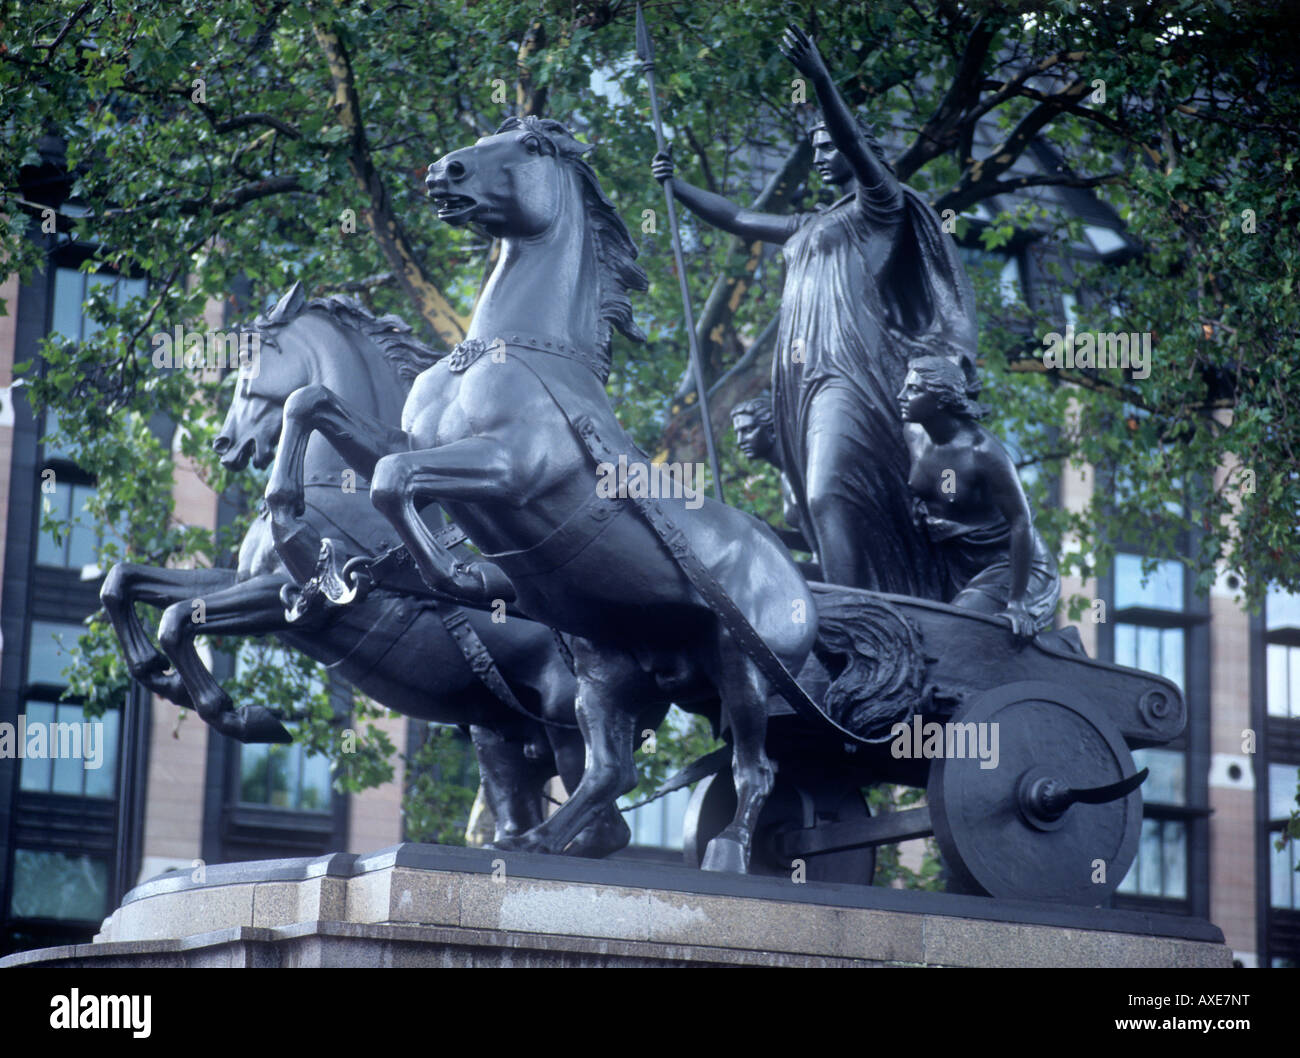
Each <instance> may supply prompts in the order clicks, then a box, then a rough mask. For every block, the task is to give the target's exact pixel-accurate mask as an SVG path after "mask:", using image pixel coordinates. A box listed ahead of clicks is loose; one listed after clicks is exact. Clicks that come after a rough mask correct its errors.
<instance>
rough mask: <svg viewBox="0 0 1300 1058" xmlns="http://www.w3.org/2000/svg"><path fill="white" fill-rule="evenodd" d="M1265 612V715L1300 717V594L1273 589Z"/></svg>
mask: <svg viewBox="0 0 1300 1058" xmlns="http://www.w3.org/2000/svg"><path fill="white" fill-rule="evenodd" d="M1264 612H1265V618H1264V627H1265V630H1266V631H1265V639H1266V641H1267V642H1266V645H1265V647H1264V652H1265V663H1266V666H1267V675H1266V680H1267V687H1268V690H1267V701H1268V715H1269V716H1280V717H1287V718H1291V719H1296V718H1300V595H1290V594H1288V593H1286V592H1282V591H1278V590H1277V589H1276V588H1274V589H1272V590H1270V591H1269V593H1268V599H1267V601H1266V603H1265V611H1264Z"/></svg>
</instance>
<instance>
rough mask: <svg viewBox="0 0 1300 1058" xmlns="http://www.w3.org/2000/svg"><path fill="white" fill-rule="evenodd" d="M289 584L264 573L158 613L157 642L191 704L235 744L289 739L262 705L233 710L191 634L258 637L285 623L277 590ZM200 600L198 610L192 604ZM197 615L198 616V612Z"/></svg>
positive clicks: (176, 604)
mask: <svg viewBox="0 0 1300 1058" xmlns="http://www.w3.org/2000/svg"><path fill="white" fill-rule="evenodd" d="M287 583H291V582H290V581H288V580H286V578H284V577H282V576H278V575H276V574H274V573H268V574H265V575H264V576H261V577H253V578H251V579H250V580H246V581H243V582H242V583H239V584H235V585H232V586H231V587H229V588H226V589H225V590H224V591H218V592H214V593H213V594H212V595H207V596H202V597H201V598H199V599H196V600H192V601H186V602H178V603H175V604H173V605H171V606H169V607H168V608H167V609H166V610H165V611H163V616H162V621H161V622H160V623H159V625H158V642H159V643H161V644H162V647H163V650H164V651H166V653H167V656H168V657H169V658H170V659H171V661H172V664H174V665H175V666H176V671H177V673H179V674H180V677H181V679H182V680H184V682H185V686H186V688H187V689H188V691H189V696H190V699H191V701H193V703H194V708H195V710H196V711H197V712H198V714H199V716H200V717H202V718H203V720H204V722H206V723H208V724H210V725H211V726H212V727H214V728H215V729H216V730H217V731H220V732H221V733H222V734H223V735H229V736H230V737H231V738H235V739H238V740H239V741H240V742H292V741H293V736H291V735H290V734H289V732H288V731H287V730H285V727H284V725H283V724H281V723H280V721H279V720H278V719H277V718H276V717H275V716H274V715H273V714H272V713H271V711H270V710H269V709H267V708H265V707H264V706H260V705H255V706H244V707H243V708H241V709H239V710H238V711H236V710H235V708H234V705H233V703H232V702H231V700H230V696H229V695H228V694H226V692H225V691H224V690H222V688H221V684H219V683H218V682H217V681H216V679H215V678H214V677H213V675H212V673H211V672H209V671H208V668H207V666H206V665H204V664H203V661H202V659H201V658H200V657H199V655H198V652H197V651H196V650H195V649H194V637H195V636H197V635H200V634H205V635H223V634H224V635H245V636H263V635H269V634H271V633H273V632H279V631H281V630H283V629H285V628H287V627H288V622H287V621H286V620H285V617H284V604H283V603H282V602H281V601H280V589H281V588H282V587H283V586H284V585H285V584H287ZM196 602H201V603H202V604H203V606H202V608H201V610H200V608H198V607H196V606H195V605H194V603H196ZM199 613H201V614H202V620H198V619H197V615H198V614H199Z"/></svg>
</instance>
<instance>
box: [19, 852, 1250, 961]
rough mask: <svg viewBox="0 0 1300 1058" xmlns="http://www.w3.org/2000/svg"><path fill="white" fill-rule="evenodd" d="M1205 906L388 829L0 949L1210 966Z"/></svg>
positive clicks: (242, 955)
mask: <svg viewBox="0 0 1300 1058" xmlns="http://www.w3.org/2000/svg"><path fill="white" fill-rule="evenodd" d="M1231 962H1232V953H1231V950H1230V949H1229V948H1227V947H1225V946H1224V944H1223V935H1222V933H1221V932H1220V931H1219V930H1218V929H1217V928H1216V927H1215V926H1213V925H1211V924H1209V923H1207V922H1204V921H1200V920H1196V919H1189V918H1182V917H1176V916H1170V915H1154V914H1147V913H1142V912H1134V911H1117V910H1106V909H1100V908H1079V907H1068V906H1064V905H1053V904H1040V903H1025V902H1010V901H994V900H989V899H982V898H978V897H970V896H959V895H955V894H948V893H922V892H904V891H901V890H896V889H889V888H879V887H863V886H850V885H826V884H816V883H808V884H799V883H796V882H794V881H792V880H790V879H785V878H755V877H741V876H738V875H719V874H709V873H704V872H700V871H695V870H689V869H687V868H685V867H673V866H663V865H658V864H646V863H640V862H632V861H617V860H615V861H608V860H607V861H603V862H595V861H590V860H578V859H571V858H568V857H555V856H536V855H528V854H523V853H502V852H493V851H490V850H483V849H459V848H448V847H444V846H435V845H413V844H405V845H397V846H394V847H393V848H389V849H385V850H383V851H381V852H375V853H371V854H368V855H364V856H357V855H351V854H335V855H331V856H323V857H319V858H315V859H296V860H267V861H261V862H256V863H240V864H229V865H222V866H212V867H208V868H207V869H206V872H205V873H204V875H203V877H202V878H201V879H198V880H196V879H195V878H194V877H193V876H192V875H191V874H190V873H189V872H176V873H169V874H164V875H162V876H160V877H158V878H155V879H153V880H152V881H149V882H146V883H145V884H143V885H140V886H137V887H136V888H135V889H133V890H131V892H129V893H128V894H127V896H126V898H125V900H124V901H123V903H122V906H121V907H119V908H118V909H117V910H116V911H114V912H113V914H112V915H111V916H110V917H109V918H108V919H106V920H105V922H104V925H103V929H102V931H101V932H100V933H99V934H98V935H97V936H96V938H95V942H94V943H93V944H84V945H70V946H65V947H61V948H46V949H42V950H38V951H31V952H21V953H18V954H16V955H11V956H8V957H7V958H5V959H3V960H0V967H16V966H34V965H42V966H81V967H130V966H149V967H177V968H180V967H190V966H231V967H235V966H864V967H865V966H1033V967H1049V966H1094V967H1107V966H1116V967H1119V966H1124V967H1227V966H1230V965H1231Z"/></svg>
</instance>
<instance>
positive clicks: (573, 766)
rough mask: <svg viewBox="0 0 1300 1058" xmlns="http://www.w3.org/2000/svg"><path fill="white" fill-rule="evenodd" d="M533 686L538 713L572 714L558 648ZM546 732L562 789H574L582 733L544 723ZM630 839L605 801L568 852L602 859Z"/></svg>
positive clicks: (557, 717) (569, 684)
mask: <svg viewBox="0 0 1300 1058" xmlns="http://www.w3.org/2000/svg"><path fill="white" fill-rule="evenodd" d="M537 690H538V691H539V692H540V694H541V696H542V715H543V716H544V717H545V718H546V719H547V720H551V721H554V722H555V723H557V724H558V723H569V722H571V720H570V717H571V716H572V715H573V701H574V694H573V676H572V674H571V673H570V672H569V669H568V666H566V665H565V664H564V662H563V661H562V660H561V658H560V656H559V653H558V652H552V653H551V655H550V656H548V658H547V661H546V667H545V669H544V670H543V672H542V673H541V680H540V681H539V682H538V684H537ZM546 735H547V737H548V738H549V739H550V742H551V751H552V753H553V754H554V756H555V768H556V771H558V772H559V775H560V778H561V779H562V780H563V781H564V788H565V789H566V790H576V789H577V788H578V786H579V784H580V783H581V781H582V773H583V768H584V763H585V757H586V747H585V746H584V745H583V741H582V735H581V734H580V733H579V732H577V731H573V730H569V729H566V728H561V727H547V729H546ZM631 840H632V828H631V827H629V826H628V825H627V820H625V819H624V818H623V813H622V812H620V811H619V810H618V805H616V804H613V803H611V804H608V805H606V806H605V808H604V809H602V810H601V812H600V814H599V815H598V816H596V818H595V819H594V820H592V821H591V822H590V823H588V824H587V826H585V827H583V829H582V830H581V831H580V832H579V833H578V836H577V837H576V838H574V839H573V844H571V845H570V846H569V849H568V851H569V854H570V855H572V856H587V857H590V858H592V859H602V858H603V857H605V856H609V855H611V854H612V853H615V852H618V850H619V849H622V848H626V847H627V843H628V842H629V841H631Z"/></svg>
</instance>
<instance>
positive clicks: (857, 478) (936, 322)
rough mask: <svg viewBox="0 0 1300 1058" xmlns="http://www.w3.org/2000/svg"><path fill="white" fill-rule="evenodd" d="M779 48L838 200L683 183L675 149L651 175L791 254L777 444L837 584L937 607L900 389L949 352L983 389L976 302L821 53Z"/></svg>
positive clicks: (719, 221) (948, 248)
mask: <svg viewBox="0 0 1300 1058" xmlns="http://www.w3.org/2000/svg"><path fill="white" fill-rule="evenodd" d="M781 50H782V53H783V54H784V55H785V56H786V57H787V58H788V59H789V60H790V62H791V63H792V64H793V65H794V66H795V68H796V69H797V70H798V71H799V72H800V73H801V74H803V75H804V76H805V77H807V78H808V80H809V82H810V83H811V84H812V86H813V88H814V89H815V90H816V94H817V99H818V101H819V103H820V104H821V108H822V114H823V121H822V123H821V124H819V125H818V126H817V127H816V128H814V129H813V130H812V145H813V149H814V164H815V166H816V168H817V171H818V172H819V173H820V174H821V177H822V179H823V180H824V181H826V182H827V183H830V184H833V185H835V186H836V187H837V188H838V189H839V191H840V193H841V197H840V198H839V200H838V201H836V202H835V203H834V204H833V205H832V206H831V207H830V208H829V209H826V210H820V211H817V212H809V213H799V214H795V215H789V216H783V215H779V214H769V213H757V212H754V211H752V210H748V209H744V208H742V207H741V206H738V205H736V204H735V203H733V202H729V201H727V200H726V199H725V198H722V197H721V196H719V195H715V194H713V193H712V192H709V191H705V190H703V189H702V188H698V187H694V186H693V185H691V184H688V183H685V182H683V181H682V180H680V179H677V178H675V177H673V165H672V161H671V159H670V158H669V157H668V156H666V155H664V154H657V155H656V156H655V159H654V162H653V163H652V171H653V173H654V175H655V177H656V178H658V179H660V180H666V179H668V178H670V177H672V178H673V180H672V185H671V186H672V188H673V191H674V193H675V194H676V197H677V198H678V199H679V200H680V201H681V202H683V203H685V205H686V206H687V207H688V208H689V209H690V210H691V211H692V212H694V213H695V214H697V215H698V216H699V217H701V218H702V219H704V220H706V221H708V222H709V223H710V224H712V225H714V226H715V227H718V228H721V229H723V230H724V231H728V232H731V233H733V234H735V235H739V236H742V237H743V238H745V239H747V240H751V241H752V240H763V241H765V242H770V243H777V244H780V245H781V246H782V247H783V248H784V253H785V265H786V281H785V290H784V293H783V295H782V301H781V323H780V328H779V331H778V335H777V341H776V351H775V354H774V356H773V361H772V400H773V411H774V418H775V424H776V437H777V449H778V451H779V452H780V456H781V464H782V468H783V470H784V472H785V474H786V475H787V476H788V478H789V481H790V486H791V489H792V492H793V494H794V498H795V502H796V505H797V506H798V508H799V511H800V522H801V524H802V526H803V529H804V532H805V535H806V536H807V537H808V543H809V544H810V545H812V547H813V549H814V550H815V551H816V553H817V555H818V558H819V560H820V563H821V568H822V572H823V575H824V577H825V579H826V581H828V582H830V583H835V584H846V585H851V586H853V587H859V588H869V589H872V590H876V591H887V592H896V593H899V594H904V595H916V596H923V597H926V598H932V599H937V598H940V597H941V596H942V594H943V579H942V576H941V567H940V564H939V563H938V562H937V561H936V560H935V557H934V554H933V550H932V548H931V547H930V544H929V541H928V540H927V538H926V536H925V535H924V534H923V533H921V532H919V531H918V529H917V527H916V526H915V524H914V522H913V519H912V516H911V504H912V497H911V493H910V491H909V489H908V487H907V474H908V455H907V449H906V446H905V445H904V443H903V437H902V431H901V428H900V427H901V422H900V420H899V417H898V408H897V402H896V401H895V395H896V394H897V393H898V389H899V387H900V386H901V385H902V382H903V376H904V375H905V374H906V373H907V362H908V360H910V359H912V358H914V357H918V356H924V355H935V356H945V357H949V358H951V359H952V360H954V361H955V362H956V363H958V364H959V365H961V367H962V369H963V370H964V372H965V373H966V375H967V376H968V378H969V379H970V380H971V381H972V382H973V380H974V372H975V369H974V358H975V349H976V323H975V305H974V297H973V294H972V291H971V287H970V283H969V280H968V279H967V277H966V274H965V270H964V268H963V267H962V263H961V260H960V258H959V256H958V254H957V250H956V247H955V246H954V244H953V240H952V238H951V237H950V236H948V235H946V234H945V233H944V232H943V231H942V229H941V226H940V222H939V218H938V216H937V215H936V214H935V213H934V211H933V210H932V209H931V208H930V206H929V205H928V204H927V203H926V202H925V201H924V199H922V198H921V196H920V195H919V194H917V193H916V192H915V191H913V190H911V189H910V188H908V187H906V186H905V185H903V184H902V183H900V182H899V180H898V178H897V177H896V176H895V175H894V172H893V170H892V169H891V168H890V166H889V163H888V162H887V161H886V160H885V158H884V155H883V153H882V151H881V148H880V145H879V144H878V143H877V142H876V140H875V138H874V137H873V136H872V135H871V134H870V132H868V131H867V130H866V129H865V128H863V127H860V126H859V124H858V123H857V121H856V120H855V118H854V116H853V114H852V113H851V112H850V111H849V109H848V107H847V106H846V104H845V103H844V100H843V99H842V98H841V96H840V94H839V92H838V91H837V90H836V88H835V85H834V83H833V82H832V80H831V75H830V73H829V71H828V70H827V68H826V64H825V62H824V61H823V60H822V57H821V54H820V53H819V52H818V50H817V48H816V46H815V45H814V44H813V43H812V41H811V40H809V38H808V37H807V36H806V35H805V34H804V33H803V31H802V30H800V29H798V28H797V27H794V26H791V27H790V28H789V29H788V30H787V31H786V33H785V37H784V39H783V41H782V45H781Z"/></svg>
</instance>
